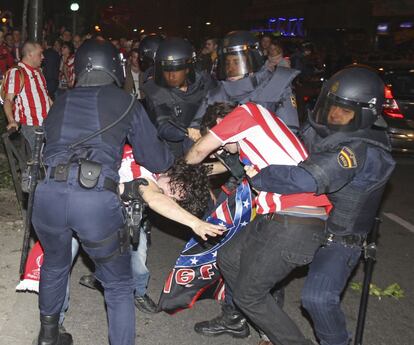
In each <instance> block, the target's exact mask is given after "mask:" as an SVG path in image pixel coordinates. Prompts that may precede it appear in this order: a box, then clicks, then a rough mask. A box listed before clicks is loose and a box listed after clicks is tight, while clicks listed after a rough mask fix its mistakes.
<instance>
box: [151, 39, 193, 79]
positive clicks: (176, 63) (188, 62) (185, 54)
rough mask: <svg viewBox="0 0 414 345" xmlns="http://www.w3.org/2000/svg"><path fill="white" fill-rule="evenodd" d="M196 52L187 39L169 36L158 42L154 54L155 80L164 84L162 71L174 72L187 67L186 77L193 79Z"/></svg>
mask: <svg viewBox="0 0 414 345" xmlns="http://www.w3.org/2000/svg"><path fill="white" fill-rule="evenodd" d="M195 58H196V54H195V51H194V49H193V47H192V45H191V44H190V42H188V41H187V40H185V39H183V38H179V37H171V38H167V39H165V40H164V41H163V42H161V43H160V45H159V47H158V50H157V52H156V54H155V65H154V66H155V82H156V83H157V84H158V85H160V86H166V81H165V79H164V76H163V72H175V71H182V70H186V69H188V74H187V79H188V81H189V82H190V83H193V82H194V81H195V71H194V62H195Z"/></svg>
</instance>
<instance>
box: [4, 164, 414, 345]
mask: <svg viewBox="0 0 414 345" xmlns="http://www.w3.org/2000/svg"><path fill="white" fill-rule="evenodd" d="M413 172H414V159H411V158H400V159H398V166H397V169H396V171H395V173H394V175H393V178H392V181H391V183H390V184H389V187H388V188H387V192H386V195H385V198H384V202H383V206H382V212H381V218H382V220H383V223H382V225H381V228H380V239H379V246H378V261H377V263H376V266H375V270H374V276H373V283H374V284H375V285H377V286H378V287H380V288H382V289H383V288H385V287H387V286H389V285H391V284H393V283H398V284H399V285H400V286H401V288H402V289H403V290H404V297H403V298H400V299H394V298H392V297H382V298H381V299H379V298H377V297H374V296H371V297H370V300H369V306H368V314H367V321H366V328H365V334H364V342H363V344H364V345H413V344H414V328H413V324H414V270H413V265H414V253H413V248H414V212H413V211H412V209H413V205H414V184H413ZM0 210H1V211H0V235H1V241H0V345H6V344H7V345H27V344H31V343H32V341H33V339H34V338H35V337H36V335H37V332H38V328H39V322H38V309H37V295H36V294H33V293H16V292H15V291H14V288H15V286H16V284H17V282H18V274H17V272H18V263H19V258H20V249H19V248H20V245H21V241H22V237H23V232H22V226H23V225H22V221H21V219H20V218H19V214H18V212H17V210H16V204H15V201H14V197H13V191H8V190H0ZM179 235H180V236H178V237H177V236H176V235H174V229H168V231H167V232H166V231H162V230H158V229H155V230H154V231H153V245H152V247H151V248H150V250H149V267H150V270H151V273H152V276H151V281H150V288H149V291H150V295H151V296H152V297H153V298H154V299H157V298H158V296H159V293H160V291H161V288H162V286H163V283H164V280H165V278H166V276H167V274H168V272H169V270H170V268H171V267H172V265H173V263H174V261H175V260H176V258H177V255H178V254H179V252H180V250H181V249H182V247H183V246H184V243H185V242H184V240H183V239H182V237H183V236H182V235H183V234H182V233H180V234H179ZM86 273H89V268H88V265H87V261H86V260H85V259H84V257H82V256H81V257H79V258H78V259H77V261H76V264H75V266H74V268H73V272H72V282H71V307H70V310H69V312H68V313H67V317H66V320H65V327H66V329H67V330H68V331H70V332H71V333H72V335H73V338H74V343H75V344H82V345H102V344H107V323H106V313H105V307H104V301H103V296H102V294H101V293H99V292H97V291H94V290H90V289H87V288H85V287H82V286H81V285H79V284H78V281H79V278H80V277H81V276H82V275H83V274H86ZM305 275H306V269H301V270H298V271H297V272H295V274H293V275H292V276H291V279H290V281H289V283H288V285H287V289H286V302H285V309H286V311H287V312H288V313H289V315H291V317H292V318H293V319H294V320H295V321H296V322H297V323H298V325H299V326H300V328H301V329H302V330H303V332H304V333H305V334H306V335H307V336H308V337H311V338H313V339H314V335H313V332H312V326H311V322H310V320H309V318H308V317H307V315H306V313H305V312H304V311H303V310H302V309H301V307H300V291H301V287H302V285H303V282H304V277H305ZM362 279H363V270H362V265H360V266H359V268H358V270H357V271H356V272H355V274H354V275H353V276H352V278H351V282H362ZM359 297H360V295H359V293H358V292H356V291H354V290H352V289H351V288H349V287H348V288H347V289H346V291H345V293H344V295H343V301H342V304H343V308H344V310H345V313H346V315H347V319H348V326H349V330H350V331H351V332H354V330H355V325H356V318H357V314H358V306H359ZM219 311H220V307H219V305H218V304H217V303H216V302H215V301H210V300H209V301H200V302H198V303H196V304H195V306H194V308H193V309H191V310H184V311H181V312H179V313H177V314H175V315H173V316H171V315H167V314H165V313H160V314H156V315H146V314H142V313H140V312H137V321H136V331H137V339H136V343H137V344H143V345H150V344H151V345H156V344H163V345H170V344H171V345H173V344H180V345H190V344H200V345H204V344H209V345H210V344H211V345H214V344H217V345H220V344H222V345H224V344H226V345H232V344H240V345H244V344H256V343H257V342H258V336H257V334H256V333H255V332H254V331H253V332H252V335H251V336H250V337H249V338H247V339H242V340H240V339H239V340H238V339H233V338H230V337H227V336H223V337H218V338H206V337H200V336H199V335H197V334H196V333H195V332H194V331H193V325H194V323H195V322H198V321H201V320H206V319H209V318H211V317H214V316H216V315H217V314H218V313H219ZM275 345H276V344H275Z"/></svg>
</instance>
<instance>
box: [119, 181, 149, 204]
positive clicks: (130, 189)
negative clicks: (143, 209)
mask: <svg viewBox="0 0 414 345" xmlns="http://www.w3.org/2000/svg"><path fill="white" fill-rule="evenodd" d="M139 186H148V181H147V180H146V179H144V178H138V179H135V180H132V181H129V182H125V183H124V191H123V193H122V194H121V199H122V201H124V202H129V201H131V200H139V199H141V194H140V193H139Z"/></svg>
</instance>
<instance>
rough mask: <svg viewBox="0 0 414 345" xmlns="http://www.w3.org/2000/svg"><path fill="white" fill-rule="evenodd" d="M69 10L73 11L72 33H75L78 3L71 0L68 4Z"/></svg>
mask: <svg viewBox="0 0 414 345" xmlns="http://www.w3.org/2000/svg"><path fill="white" fill-rule="evenodd" d="M70 10H71V11H72V12H73V18H72V32H73V35H75V34H76V12H78V11H79V4H78V3H77V2H72V3H71V4H70Z"/></svg>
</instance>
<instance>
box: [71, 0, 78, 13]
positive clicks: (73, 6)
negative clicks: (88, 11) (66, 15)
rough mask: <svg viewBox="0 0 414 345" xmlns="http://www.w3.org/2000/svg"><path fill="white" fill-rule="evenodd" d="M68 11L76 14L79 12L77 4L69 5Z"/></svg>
mask: <svg viewBox="0 0 414 345" xmlns="http://www.w3.org/2000/svg"><path fill="white" fill-rule="evenodd" d="M70 10H71V11H73V12H77V11H78V10H79V4H78V3H77V2H73V3H71V4H70Z"/></svg>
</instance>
